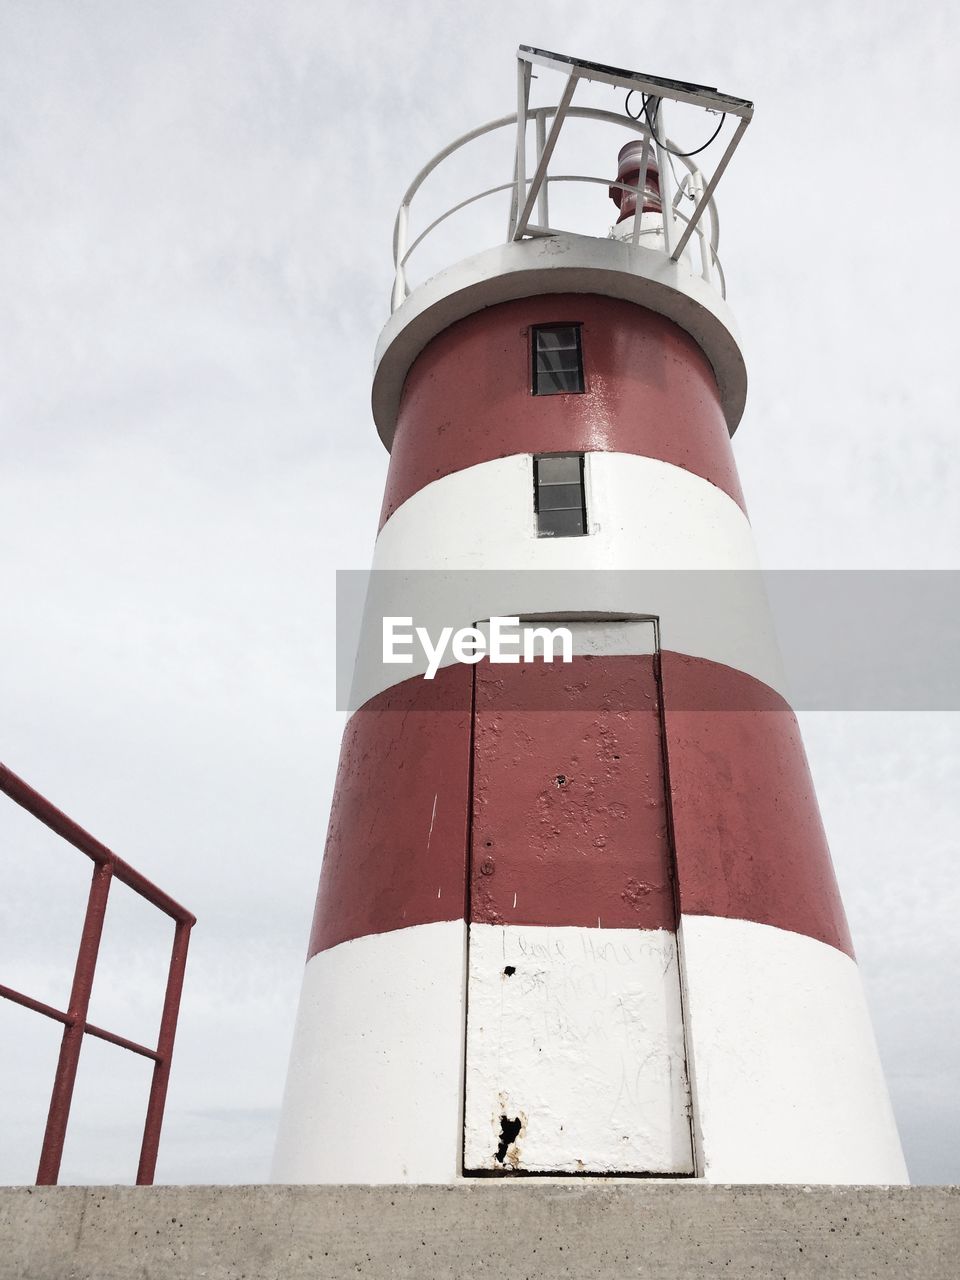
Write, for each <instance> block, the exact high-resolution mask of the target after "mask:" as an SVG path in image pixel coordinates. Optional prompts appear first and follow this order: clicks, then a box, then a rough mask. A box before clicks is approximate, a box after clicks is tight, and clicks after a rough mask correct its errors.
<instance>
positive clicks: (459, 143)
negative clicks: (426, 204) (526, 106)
mask: <svg viewBox="0 0 960 1280" xmlns="http://www.w3.org/2000/svg"><path fill="white" fill-rule="evenodd" d="M560 109H561V106H560V104H558V105H557V106H549V107H536V108H533V109H531V110H530V111H529V112H528V114H527V118H528V119H529V120H532V121H533V122H534V127H535V130H536V138H537V148H536V152H535V155H536V161H537V167H538V168H539V167H540V165H541V163H542V159H543V155H544V150H545V147H546V140H547V130H546V122H547V121H548V120H549V119H551V118H554V117H556V115H557V114H558V112H559V111H560ZM564 114H565V116H566V117H567V118H573V119H579V120H592V121H596V122H600V123H604V124H610V125H616V126H617V127H619V128H625V129H629V130H631V131H632V132H634V133H636V134H638V135H640V136H641V137H644V138H647V139H648V140H649V144H650V146H651V148H652V150H653V152H654V154H655V155H656V157H657V165H658V168H659V171H660V185H661V200H662V205H663V239H664V246H665V249H664V251H665V254H666V256H668V257H674V256H675V254H676V247H677V245H678V244H679V242H680V240H681V237H683V238H684V243H683V245H682V246H681V248H680V251H679V254H676V256H681V255H682V254H683V253H684V252H685V251H686V248H687V243H688V241H689V236H687V235H686V230H687V228H688V227H689V225H690V224H691V222H692V221H693V219H692V217H688V216H686V215H685V214H683V213H682V212H681V211H680V204H681V202H682V201H683V200H684V199H690V200H692V201H694V202H695V205H699V202H700V200H701V198H702V196H703V194H704V191H705V187H706V184H705V181H704V176H703V174H702V173H701V171H700V169H699V168H698V167H697V166H696V165H695V164H694V163H693V161H692V160H690V159H689V158H687V157H685V156H674V155H673V154H671V152H670V151H668V150H667V147H665V146H662V145H661V144H660V142H659V141H655V140H653V139H652V138H650V132H649V130H648V129H647V128H646V126H645V125H644V124H643V123H641V122H640V121H636V120H633V119H632V118H631V117H630V116H623V115H618V114H616V113H615V112H613V111H603V110H601V109H599V108H596V107H572V106H569V107H567V108H566V111H565V113H564ZM518 119H519V117H518V114H517V113H516V112H514V113H513V114H511V115H507V116H500V117H499V119H497V120H491V121H489V122H488V123H487V124H483V125H479V126H478V127H477V128H476V129H471V130H470V131H469V132H468V133H465V134H463V135H462V136H461V137H459V138H456V139H455V140H454V141H453V142H451V143H450V144H449V146H446V147H444V148H443V150H442V151H438V152H437V154H436V155H435V156H434V157H433V158H432V159H431V160H430V161H428V163H427V164H425V165H424V166H423V168H422V169H421V170H420V172H419V173H418V174H417V175H416V177H415V178H414V179H413V181H412V182H411V183H410V186H409V187H408V188H407V190H406V191H405V192H404V195H403V198H402V200H401V201H400V207H399V209H398V211H397V216H396V220H395V222H394V228H393V264H394V268H395V271H396V275H395V278H394V287H393V295H392V305H391V310H392V311H395V310H396V309H397V307H398V306H399V305H400V303H401V302H403V300H404V299H405V298H406V297H408V296H409V293H410V286H409V284H408V281H407V266H408V263H409V261H410V258H411V256H412V254H413V253H414V252H415V250H416V249H418V248H419V247H420V245H421V244H423V242H424V240H426V239H427V237H428V236H429V235H430V234H431V232H433V231H435V230H436V229H437V227H439V226H440V225H441V223H444V222H446V220H447V219H448V218H450V217H451V216H452V215H453V214H455V213H459V212H460V210H462V209H465V208H467V207H468V206H469V205H472V204H475V203H477V202H478V201H480V200H484V199H486V198H487V197H489V196H494V195H498V194H499V193H501V192H505V191H511V192H513V197H512V203H511V212H510V225H509V226H508V232H507V236H506V237H505V238H506V240H507V242H509V241H511V240H514V239H517V238H520V237H519V236H518V235H517V230H516V227H517V222H518V196H517V191H518V182H517V178H516V176H515V174H514V176H513V177H511V178H510V180H509V181H506V182H500V183H497V184H496V185H495V186H492V187H487V188H485V189H484V190H483V191H477V192H475V193H474V194H472V195H469V196H467V197H465V199H463V200H460V201H458V202H457V203H456V204H454V205H452V206H451V207H450V208H449V209H446V210H445V211H444V212H443V213H441V214H440V215H439V216H438V217H436V218H434V219H433V221H432V222H431V223H429V225H428V226H426V227H425V228H424V229H423V230H422V231H420V232H419V234H418V235H417V236H416V237H415V238H414V239H413V240H411V239H410V210H411V205H412V204H413V200H414V197H415V196H416V194H417V192H418V191H419V190H420V188H421V187H422V186H423V184H424V182H425V181H426V180H427V178H429V177H430V175H431V174H432V173H433V172H434V170H435V169H437V167H438V166H439V165H440V164H442V163H443V161H444V160H446V159H448V158H449V157H450V156H452V155H454V154H455V153H456V152H457V151H459V150H461V148H463V147H465V146H467V145H468V144H469V143H471V142H474V141H476V139H478V138H482V137H484V136H485V135H486V134H490V133H494V132H495V131H496V130H498V129H506V128H510V127H511V126H512V127H514V128H515V127H516V126H517V121H518ZM663 142H664V143H666V144H667V146H670V145H671V144H670V139H669V138H665V139H663ZM672 150H673V151H675V150H676V148H672ZM524 158H525V157H524ZM673 160H678V161H679V163H680V164H681V165H683V166H684V167H685V168H686V170H687V173H686V174H685V175H684V176H683V178H682V179H681V181H680V182H679V183H677V189H676V191H674V190H673V183H672V181H671V175H672V164H671V161H673ZM547 161H548V162H549V156H548V157H547ZM514 170H516V159H515V161H514ZM643 171H645V167H644V170H643ZM643 171H641V172H643ZM560 182H577V183H583V184H585V185H589V184H594V185H599V186H602V187H608V188H609V187H615V188H619V189H620V190H622V191H628V192H634V193H638V194H639V195H642V190H640V191H639V192H638V187H636V186H632V185H630V184H628V183H624V182H618V181H616V180H615V179H611V178H604V177H599V176H595V175H592V174H586V173H564V174H551V173H550V172H549V170H548V168H547V167H546V166H544V169H543V173H542V175H540V179H539V181H538V180H537V174H536V172H535V173H534V176H533V177H532V178H528V179H527V181H526V190H527V191H528V192H530V191H533V190H534V185H535V184H536V191H535V204H536V208H537V217H538V222H537V223H531V222H529V220H527V221H526V222H525V223H524V225H523V227H522V231H521V233H520V235H521V236H530V237H539V236H549V235H555V234H556V229H554V228H551V227H550V225H549V188H550V185H551V184H553V183H560ZM640 186H641V188H642V178H641V183H640ZM528 200H529V195H528V196H527V199H526V200H525V202H524V203H525V205H526V203H527V201H528ZM704 211H705V213H706V215H707V216H706V218H703V217H699V218H698V219H697V221H696V223H695V225H694V227H693V231H694V232H695V233H696V235H697V238H698V242H699V246H700V263H701V265H700V274H701V275H702V277H703V278H704V280H706V281H707V282H708V283H716V284H717V285H718V287H719V289H720V292H721V294H723V296H726V286H725V282H724V278H723V268H722V267H721V265H720V259H719V257H718V255H717V248H718V244H719V238H720V220H719V215H718V213H717V206H716V202H715V200H714V199H713V196H712V195H710V196H708V198H707V200H706V202H705V204H704ZM640 222H641V219H640V218H639V217H638V218H636V219H635V224H634V229H633V235H632V237H631V238H632V240H633V242H634V243H637V242H638V241H639V238H640ZM705 223H706V225H705ZM580 234H584V233H583V232H581V233H580ZM586 234H588V235H589V234H595V233H594V232H592V231H589V232H586ZM606 235H607V233H606V231H604V233H603V235H602V236H598V237H597V238H598V239H603V238H606ZM715 273H716V281H715V280H714V274H715Z"/></svg>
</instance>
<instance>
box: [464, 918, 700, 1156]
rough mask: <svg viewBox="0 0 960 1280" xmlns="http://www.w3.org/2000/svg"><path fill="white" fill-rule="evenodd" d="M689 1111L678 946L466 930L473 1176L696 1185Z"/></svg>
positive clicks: (639, 933)
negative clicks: (641, 1178)
mask: <svg viewBox="0 0 960 1280" xmlns="http://www.w3.org/2000/svg"><path fill="white" fill-rule="evenodd" d="M506 966H512V967H513V968H514V969H515V970H516V972H515V973H513V974H512V975H507V974H505V973H504V968H505V967H506ZM688 1105H689V1093H688V1089H687V1078H686V1071H685V1067H684V1043H683V1027H682V1017H681V1008H680V982H679V973H678V967H677V950H676V939H675V937H674V935H673V934H672V933H669V932H667V931H666V930H663V929H657V930H636V929H578V928H559V927H556V928H554V927H543V926H530V927H520V926H501V925H490V924H474V925H471V926H470V947H469V999H468V1015H467V1072H466V1104H465V1144H464V1167H465V1169H467V1170H471V1169H487V1170H490V1169H503V1168H504V1167H506V1168H519V1169H524V1170H530V1171H539V1172H545V1173H558V1172H570V1173H580V1172H598V1173H617V1172H620V1173H692V1171H693V1164H692V1151H691V1138H690V1121H689V1112H688ZM504 1115H506V1116H507V1117H509V1118H511V1119H516V1118H519V1119H521V1120H522V1128H521V1130H520V1133H519V1135H518V1136H517V1138H516V1141H515V1142H514V1143H513V1144H512V1145H511V1146H510V1147H509V1148H508V1149H507V1151H506V1157H505V1164H503V1163H500V1162H498V1160H497V1158H496V1155H497V1151H498V1147H499V1145H500V1141H501V1117H502V1116H504Z"/></svg>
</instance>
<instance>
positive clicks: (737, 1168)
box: [274, 46, 906, 1183]
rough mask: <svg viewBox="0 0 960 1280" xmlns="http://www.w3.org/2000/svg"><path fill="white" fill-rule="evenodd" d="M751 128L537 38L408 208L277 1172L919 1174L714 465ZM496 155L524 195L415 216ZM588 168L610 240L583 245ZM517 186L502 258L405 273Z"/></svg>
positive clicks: (730, 370)
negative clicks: (909, 1163) (484, 154)
mask: <svg viewBox="0 0 960 1280" xmlns="http://www.w3.org/2000/svg"><path fill="white" fill-rule="evenodd" d="M534 77H536V87H537V89H538V91H539V90H540V89H541V88H543V86H544V85H546V84H547V83H548V82H549V81H550V79H551V77H552V78H553V80H554V81H555V82H556V85H557V95H556V98H555V100H553V101H551V102H550V103H549V104H547V105H538V104H537V103H536V102H535V101H534V98H533V95H532V93H531V85H532V81H533V79H534ZM588 86H589V87H590V92H591V93H596V92H598V91H603V92H607V91H609V93H610V102H609V107H608V108H607V107H602V106H596V105H585V104H584V103H582V102H578V100H577V94H578V89H579V90H580V91H581V94H582V93H583V92H584V90H586V89H587V87H588ZM681 109H682V110H683V111H686V112H687V113H688V114H689V113H690V112H692V111H697V110H698V111H700V112H701V113H702V119H703V131H704V138H705V140H707V141H708V142H709V143H710V144H711V145H710V147H709V154H710V155H711V156H712V157H714V158H713V160H712V161H711V166H710V167H709V168H707V167H706V165H705V162H704V168H703V169H701V167H700V162H701V161H700V156H698V155H694V154H691V152H694V151H703V150H704V148H702V147H701V148H693V147H689V146H686V147H681V146H680V145H678V144H677V143H676V142H675V141H674V140H673V139H672V136H671V111H680V110H681ZM752 114H753V108H752V105H751V104H750V103H749V102H747V101H745V100H743V99H739V98H735V97H731V96H729V95H727V94H723V93H720V92H718V91H717V90H715V89H711V88H707V87H704V86H699V85H692V84H688V83H684V82H680V81H675V80H667V79H663V78H659V77H654V76H649V75H645V74H640V73H635V72H630V71H625V70H622V69H618V68H613V67H607V66H601V65H599V64H596V63H591V62H586V61H583V60H581V59H577V58H570V57H566V56H563V55H560V54H555V53H549V52H547V51H544V50H539V49H533V48H528V47H526V46H522V47H521V48H520V50H519V52H518V57H517V110H516V113H515V114H511V115H509V116H504V117H501V118H500V119H498V120H495V121H493V122H491V123H490V124H489V125H486V126H481V127H480V128H478V129H475V130H472V131H471V132H470V133H469V134H467V135H465V136H464V137H463V138H461V139H458V140H457V141H456V142H455V143H452V144H451V145H450V146H448V147H446V148H444V150H443V151H442V152H441V153H440V154H439V156H437V157H436V158H435V159H434V160H433V161H431V162H430V163H429V164H428V165H427V166H425V168H424V169H423V170H421V172H420V174H418V175H417V177H416V178H415V180H414V182H413V183H412V185H411V187H410V189H409V190H408V192H407V193H406V195H405V197H404V199H403V202H402V204H401V208H400V213H399V216H398V219H397V226H396V235H395V243H394V250H395V262H396V276H395V282H394V291H393V299H392V312H391V315H390V317H389V319H388V320H387V323H386V325H385V328H384V330H383V332H382V334H381V336H380V340H379V343H378V345H377V350H376V358H375V371H374V378H373V391H372V404H373V416H374V420H375V422H376V425H377V429H378V431H379V434H380V436H381V438H382V440H383V442H384V444H385V445H386V447H387V449H388V450H389V451H390V465H389V473H388V477H387V482H386V491H385V494H384V500H383V509H382V515H381V523H380V529H379V532H378V535H377V540H376V549H375V553H374V560H373V568H372V571H371V574H370V579H369V584H368V587H367V593H366V605H365V610H364V614H363V619H362V625H361V626H360V629H359V630H360V638H359V645H358V652H357V657H356V666H355V670H354V676H353V685H352V692H351V696H350V708H349V717H348V720H347V724H346V728H345V731H344V737H343V744H342V750H341V756H340V765H339V770H338V774H337V779H336V785H335V791H334V799H333V806H332V811H331V815H330V822H329V829H328V835H327V842H326V848H325V852H324V856H323V862H322V867H321V871H320V887H319V891H318V895H317V902H316V910H315V914H314V919H313V926H312V931H311V935H310V941H309V948H308V958H307V964H306V972H305V976H304V981H303V989H302V995H301V1000H300V1006H299V1010H298V1014H297V1022H296V1029H295V1035H294V1042H293V1047H292V1051H291V1060H290V1067H289V1073H288V1078H287V1085H286V1092H285V1095H284V1102H283V1110H282V1117H281V1124H280V1132H279V1137H278V1142H277V1150H276V1157H275V1165H274V1178H275V1180H277V1181H282V1182H298V1183H302V1182H322V1183H345V1182H360V1183H389V1182H413V1183H449V1182H454V1181H458V1180H461V1179H470V1178H478V1177H488V1178H489V1177H492V1178H498V1177H499V1178H519V1177H522V1176H524V1175H527V1176H542V1177H548V1176H549V1177H567V1178H577V1177H590V1176H598V1175H602V1176H607V1177H618V1176H621V1177H636V1176H654V1177H662V1178H687V1179H702V1180H706V1181H709V1182H809V1183H897V1182H904V1181H905V1180H906V1170H905V1166H904V1162H903V1157H902V1153H901V1149H900V1144H899V1139H898V1136H897V1131H896V1126H895V1123H894V1120H893V1116H892V1112H891V1109H890V1104H889V1099H888V1095H887V1090H886V1085H885V1082H884V1079H883V1073H882V1069H881V1066H880V1062H879V1058H878V1055H877V1050H876V1046H875V1043H874V1039H873V1033H872V1029H871V1025H870V1019H869V1014H868V1011H867V1007H866V1004H865V1000H864V995H863V990H862V986H861V982H860V978H859V975H858V971H857V966H856V960H855V956H854V951H853V946H852V943H851V939H850V935H849V932H848V929H847V925H846V921H845V918H844V912H843V907H842V903H841V901H840V897H839V893H838V889H837V884H836V880H835V877H834V873H833V869H832V866H831V862H830V855H829V851H828V848H827V845H826V840H825V836H824V831H823V826H822V823H821V819H820V815H819V810H818V807H817V801H816V797H815V794H814V790H813V785H812V781H811V778H810V773H809V769H808V766H807V762H806V758H805V755H804V750H803V745H802V742H801V739H800V734H799V730H798V726H797V721H796V717H795V715H794V712H793V710H792V709H791V707H790V705H789V702H788V700H787V689H786V686H785V682H784V677H783V673H782V670H781V668H780V663H779V658H778V654H777V647H776V641H775V637H774V635H773V631H772V627H771V622H770V617H769V612H768V609H767V605H766V601H765V597H764V592H763V583H762V579H761V575H760V574H759V571H758V561H757V555H756V550H755V547H754V541H753V537H752V533H751V528H750V523H749V519H748V516H747V509H746V505H745V501H744V497H743V493H742V491H741V488H740V482H739V479H738V476H737V470H736V465H735V462H734V458H733V453H732V449H731V443H730V441H731V437H732V435H733V433H734V431H735V429H736V427H737V425H738V423H739V421H740V418H741V415H742V413H743V410H744V405H745V400H746V386H747V378H746V366H745V361H744V356H743V353H742V347H741V342H740V339H739V337H738V335H737V330H736V325H735V322H734V319H733V316H732V313H731V310H730V308H729V306H728V303H727V301H726V280H725V277H724V273H723V269H722V265H721V259H720V255H719V234H718V229H719V221H718V216H717V210H716V202H715V194H716V188H717V185H718V183H719V181H720V179H721V177H722V176H723V174H724V172H725V171H726V169H727V167H728V165H729V162H730V160H731V158H732V157H733V155H734V152H735V151H736V149H737V147H738V146H739V144H740V141H741V139H742V137H743V135H744V132H745V131H746V129H747V127H748V125H749V122H750V119H751V117H752ZM571 126H573V127H575V128H577V129H580V130H583V129H586V128H588V127H589V128H590V129H591V130H594V131H595V133H596V137H597V142H596V146H595V150H594V151H593V153H592V154H593V156H594V163H595V166H596V167H595V168H594V169H593V170H592V171H589V172H588V171H578V172H576V173H570V172H566V171H564V169H563V168H562V167H559V168H558V160H559V158H560V157H561V155H562V154H563V151H562V137H563V136H564V130H565V129H569V128H570V127H571ZM488 134H490V135H499V136H509V138H510V139H511V140H512V143H513V156H512V172H511V171H510V167H509V165H508V166H507V167H506V171H505V172H504V173H501V174H495V175H494V180H493V181H492V182H491V183H490V185H489V187H487V188H485V189H482V190H480V191H476V190H473V189H471V190H464V191H460V190H455V191H453V192H451V193H450V200H449V204H448V206H447V210H446V212H445V213H443V214H441V215H440V216H439V217H437V218H435V219H434V220H433V221H432V222H428V224H427V225H426V227H424V228H422V229H421V228H420V224H419V223H416V221H415V218H416V213H417V205H416V197H417V195H418V193H419V192H420V190H421V188H422V187H423V185H424V184H425V183H426V182H428V181H431V182H437V181H439V180H440V179H441V175H442V166H443V164H444V162H445V161H446V160H447V159H448V158H449V157H451V156H452V155H454V154H455V153H457V152H459V151H460V150H461V149H464V148H467V147H469V146H470V145H471V144H473V143H474V142H475V141H476V140H477V139H480V138H485V137H486V136H487V135H488ZM577 184H579V187H578V189H579V190H584V191H589V192H592V193H593V194H597V191H598V189H599V192H600V193H602V194H603V196H604V198H605V197H606V195H607V194H609V196H610V197H611V198H612V204H608V205H607V206H606V207H607V208H608V209H609V214H608V216H607V217H606V219H605V220H598V221H597V222H596V223H594V224H589V223H588V224H587V225H583V224H582V223H581V224H580V225H578V226H576V227H573V228H571V227H569V226H567V225H561V222H560V219H559V218H558V217H557V215H556V206H557V203H558V200H559V196H560V193H561V192H564V191H566V190H568V189H571V188H572V187H574V186H577ZM497 200H502V201H503V202H504V213H505V214H506V220H507V226H506V230H505V235H503V234H501V235H500V237H499V240H498V241H497V242H496V243H487V244H485V245H482V246H480V247H479V249H478V250H477V251H476V252H473V251H471V252H469V253H467V254H461V255H460V256H459V257H456V256H455V257H454V258H453V259H452V260H451V261H448V262H446V263H445V264H442V265H441V267H440V269H438V270H436V271H435V272H434V273H433V274H430V275H429V276H428V277H427V278H426V279H423V280H422V281H420V282H416V280H415V278H414V275H413V269H414V264H415V262H416V260H417V255H418V254H419V253H421V252H423V251H424V249H425V248H426V247H427V246H428V244H429V242H430V239H431V237H436V236H438V235H440V234H442V233H443V232H444V231H446V230H447V229H448V228H449V227H452V226H453V225H454V224H453V222H452V221H451V219H452V218H453V217H455V216H457V215H459V214H463V212H464V211H465V210H469V211H470V212H471V213H472V212H474V211H475V210H476V209H479V207H480V206H481V204H484V203H488V204H489V203H492V202H495V201H497ZM611 224H612V225H611ZM501 231H502V223H501ZM471 250H472V246H471Z"/></svg>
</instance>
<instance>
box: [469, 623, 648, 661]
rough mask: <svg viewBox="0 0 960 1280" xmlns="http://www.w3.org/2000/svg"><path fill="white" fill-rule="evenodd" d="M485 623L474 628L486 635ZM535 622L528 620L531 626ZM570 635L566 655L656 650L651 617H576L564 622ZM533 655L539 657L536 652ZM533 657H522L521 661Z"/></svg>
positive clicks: (636, 653) (640, 652)
mask: <svg viewBox="0 0 960 1280" xmlns="http://www.w3.org/2000/svg"><path fill="white" fill-rule="evenodd" d="M489 625H490V624H489V622H486V621H484V622H481V623H479V624H478V630H479V631H481V632H483V633H484V634H486V632H487V630H488V629H489ZM535 625H537V624H533V623H531V627H533V626H535ZM564 627H565V630H566V631H567V633H568V635H569V637H570V656H571V658H580V657H584V656H597V655H601V654H602V655H603V656H604V657H609V656H611V655H614V656H616V655H622V656H625V657H636V656H637V655H638V654H653V653H656V652H657V628H656V625H655V623H654V622H653V621H652V619H646V618H644V619H639V620H638V619H630V620H629V621H617V622H607V621H602V620H599V619H591V620H590V621H583V620H581V619H577V620H575V621H568V622H566V623H565V624H564ZM535 656H539V649H538V654H537V655H535ZM532 660H533V659H531V658H529V657H527V656H526V655H525V656H524V662H530V661H532Z"/></svg>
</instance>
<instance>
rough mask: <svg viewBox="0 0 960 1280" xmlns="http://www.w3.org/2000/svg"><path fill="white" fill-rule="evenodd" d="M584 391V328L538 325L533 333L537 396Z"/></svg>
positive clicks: (534, 378)
mask: <svg viewBox="0 0 960 1280" xmlns="http://www.w3.org/2000/svg"><path fill="white" fill-rule="evenodd" d="M582 390H583V352H582V351H581V349H580V326H579V325H578V324H546V325H538V326H537V327H536V328H535V329H534V330H533V394H534V395H535V396H556V395H561V394H563V393H569V392H571V391H582Z"/></svg>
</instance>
